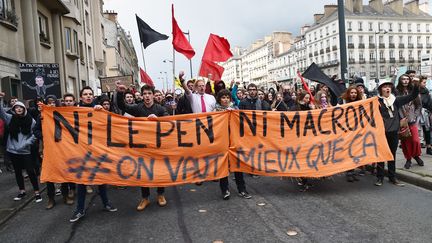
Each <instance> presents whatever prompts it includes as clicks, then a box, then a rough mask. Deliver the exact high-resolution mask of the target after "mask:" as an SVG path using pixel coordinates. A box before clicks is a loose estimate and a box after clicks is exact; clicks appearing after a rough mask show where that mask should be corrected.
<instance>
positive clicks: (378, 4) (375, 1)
mask: <svg viewBox="0 0 432 243" xmlns="http://www.w3.org/2000/svg"><path fill="white" fill-rule="evenodd" d="M369 6H371V8H373V9H374V10H375V11H377V12H378V13H380V14H382V13H384V4H383V2H382V0H369Z"/></svg>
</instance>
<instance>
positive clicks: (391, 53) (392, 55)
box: [390, 50, 394, 58]
mask: <svg viewBox="0 0 432 243" xmlns="http://www.w3.org/2000/svg"><path fill="white" fill-rule="evenodd" d="M390 58H394V50H390Z"/></svg>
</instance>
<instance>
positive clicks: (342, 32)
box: [338, 0, 349, 87]
mask: <svg viewBox="0 0 432 243" xmlns="http://www.w3.org/2000/svg"><path fill="white" fill-rule="evenodd" d="M338 17H339V46H340V60H341V79H342V80H343V81H344V83H345V85H346V86H347V87H348V85H349V84H348V80H347V78H348V77H347V76H348V75H347V50H346V34H345V7H344V0H338Z"/></svg>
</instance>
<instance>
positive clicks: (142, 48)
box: [141, 42, 147, 72]
mask: <svg viewBox="0 0 432 243" xmlns="http://www.w3.org/2000/svg"><path fill="white" fill-rule="evenodd" d="M141 53H142V58H143V63H144V72H147V67H146V63H145V58H144V46H143V43H142V42H141Z"/></svg>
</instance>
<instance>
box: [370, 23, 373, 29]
mask: <svg viewBox="0 0 432 243" xmlns="http://www.w3.org/2000/svg"><path fill="white" fill-rule="evenodd" d="M372 30H373V23H372V22H369V31H372Z"/></svg>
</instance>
